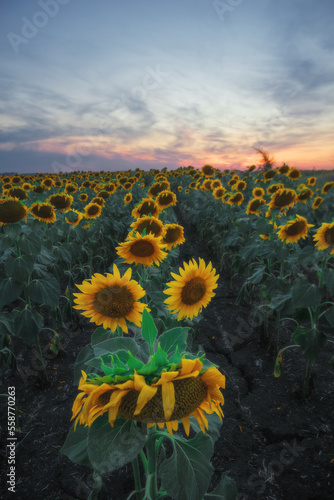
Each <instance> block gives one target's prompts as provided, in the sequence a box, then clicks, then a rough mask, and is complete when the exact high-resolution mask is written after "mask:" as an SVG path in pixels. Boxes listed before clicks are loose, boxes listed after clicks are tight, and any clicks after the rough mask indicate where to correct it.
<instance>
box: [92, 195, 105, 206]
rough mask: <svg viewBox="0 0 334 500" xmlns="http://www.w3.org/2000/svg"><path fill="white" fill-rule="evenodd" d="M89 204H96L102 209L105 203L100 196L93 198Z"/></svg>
mask: <svg viewBox="0 0 334 500" xmlns="http://www.w3.org/2000/svg"><path fill="white" fill-rule="evenodd" d="M89 203H97V204H98V205H100V207H104V204H105V201H104V199H103V198H101V197H100V196H95V198H93V199H92V200H90V202H89Z"/></svg>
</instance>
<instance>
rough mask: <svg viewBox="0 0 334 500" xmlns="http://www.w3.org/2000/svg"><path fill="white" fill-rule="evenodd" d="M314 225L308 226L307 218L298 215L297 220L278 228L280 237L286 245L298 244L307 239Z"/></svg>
mask: <svg viewBox="0 0 334 500" xmlns="http://www.w3.org/2000/svg"><path fill="white" fill-rule="evenodd" d="M310 227H313V224H308V223H307V220H306V219H305V217H301V216H300V215H297V217H296V218H295V219H292V220H290V221H289V222H288V223H287V224H284V225H281V226H279V227H278V229H279V231H278V232H277V234H278V237H279V239H280V240H281V241H285V242H286V243H297V241H298V240H300V239H301V238H303V239H305V238H306V235H307V232H308V230H309V228H310Z"/></svg>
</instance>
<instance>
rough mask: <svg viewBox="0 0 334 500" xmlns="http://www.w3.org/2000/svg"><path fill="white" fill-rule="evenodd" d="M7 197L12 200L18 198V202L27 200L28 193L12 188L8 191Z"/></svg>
mask: <svg viewBox="0 0 334 500" xmlns="http://www.w3.org/2000/svg"><path fill="white" fill-rule="evenodd" d="M8 195H9V196H11V197H12V198H18V199H19V200H27V199H28V193H27V192H26V191H25V190H24V189H21V188H19V187H13V188H11V189H9V191H8Z"/></svg>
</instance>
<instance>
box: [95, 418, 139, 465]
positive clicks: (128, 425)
mask: <svg viewBox="0 0 334 500" xmlns="http://www.w3.org/2000/svg"><path fill="white" fill-rule="evenodd" d="M145 440H146V434H145V433H144V432H143V431H142V430H141V429H140V428H139V427H138V426H137V423H136V422H133V421H131V420H123V419H121V418H117V419H116V421H115V423H114V427H111V425H110V423H109V420H108V417H107V414H104V415H102V416H101V417H99V418H97V419H96V420H95V422H93V424H92V426H91V428H90V429H89V434H88V456H89V459H90V461H91V463H92V466H93V468H94V469H95V470H97V471H99V472H100V473H106V472H110V471H113V470H116V469H119V468H120V467H122V466H123V465H125V464H127V463H128V462H131V461H132V460H133V459H134V458H136V457H137V455H138V454H139V452H140V451H141V450H142V449H143V447H144V444H145Z"/></svg>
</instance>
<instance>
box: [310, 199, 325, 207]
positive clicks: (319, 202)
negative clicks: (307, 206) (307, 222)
mask: <svg viewBox="0 0 334 500" xmlns="http://www.w3.org/2000/svg"><path fill="white" fill-rule="evenodd" d="M323 201H324V199H323V198H322V196H316V197H315V198H314V201H313V203H312V209H313V210H316V209H317V208H319V207H320V205H321V203H322V202H323Z"/></svg>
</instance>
